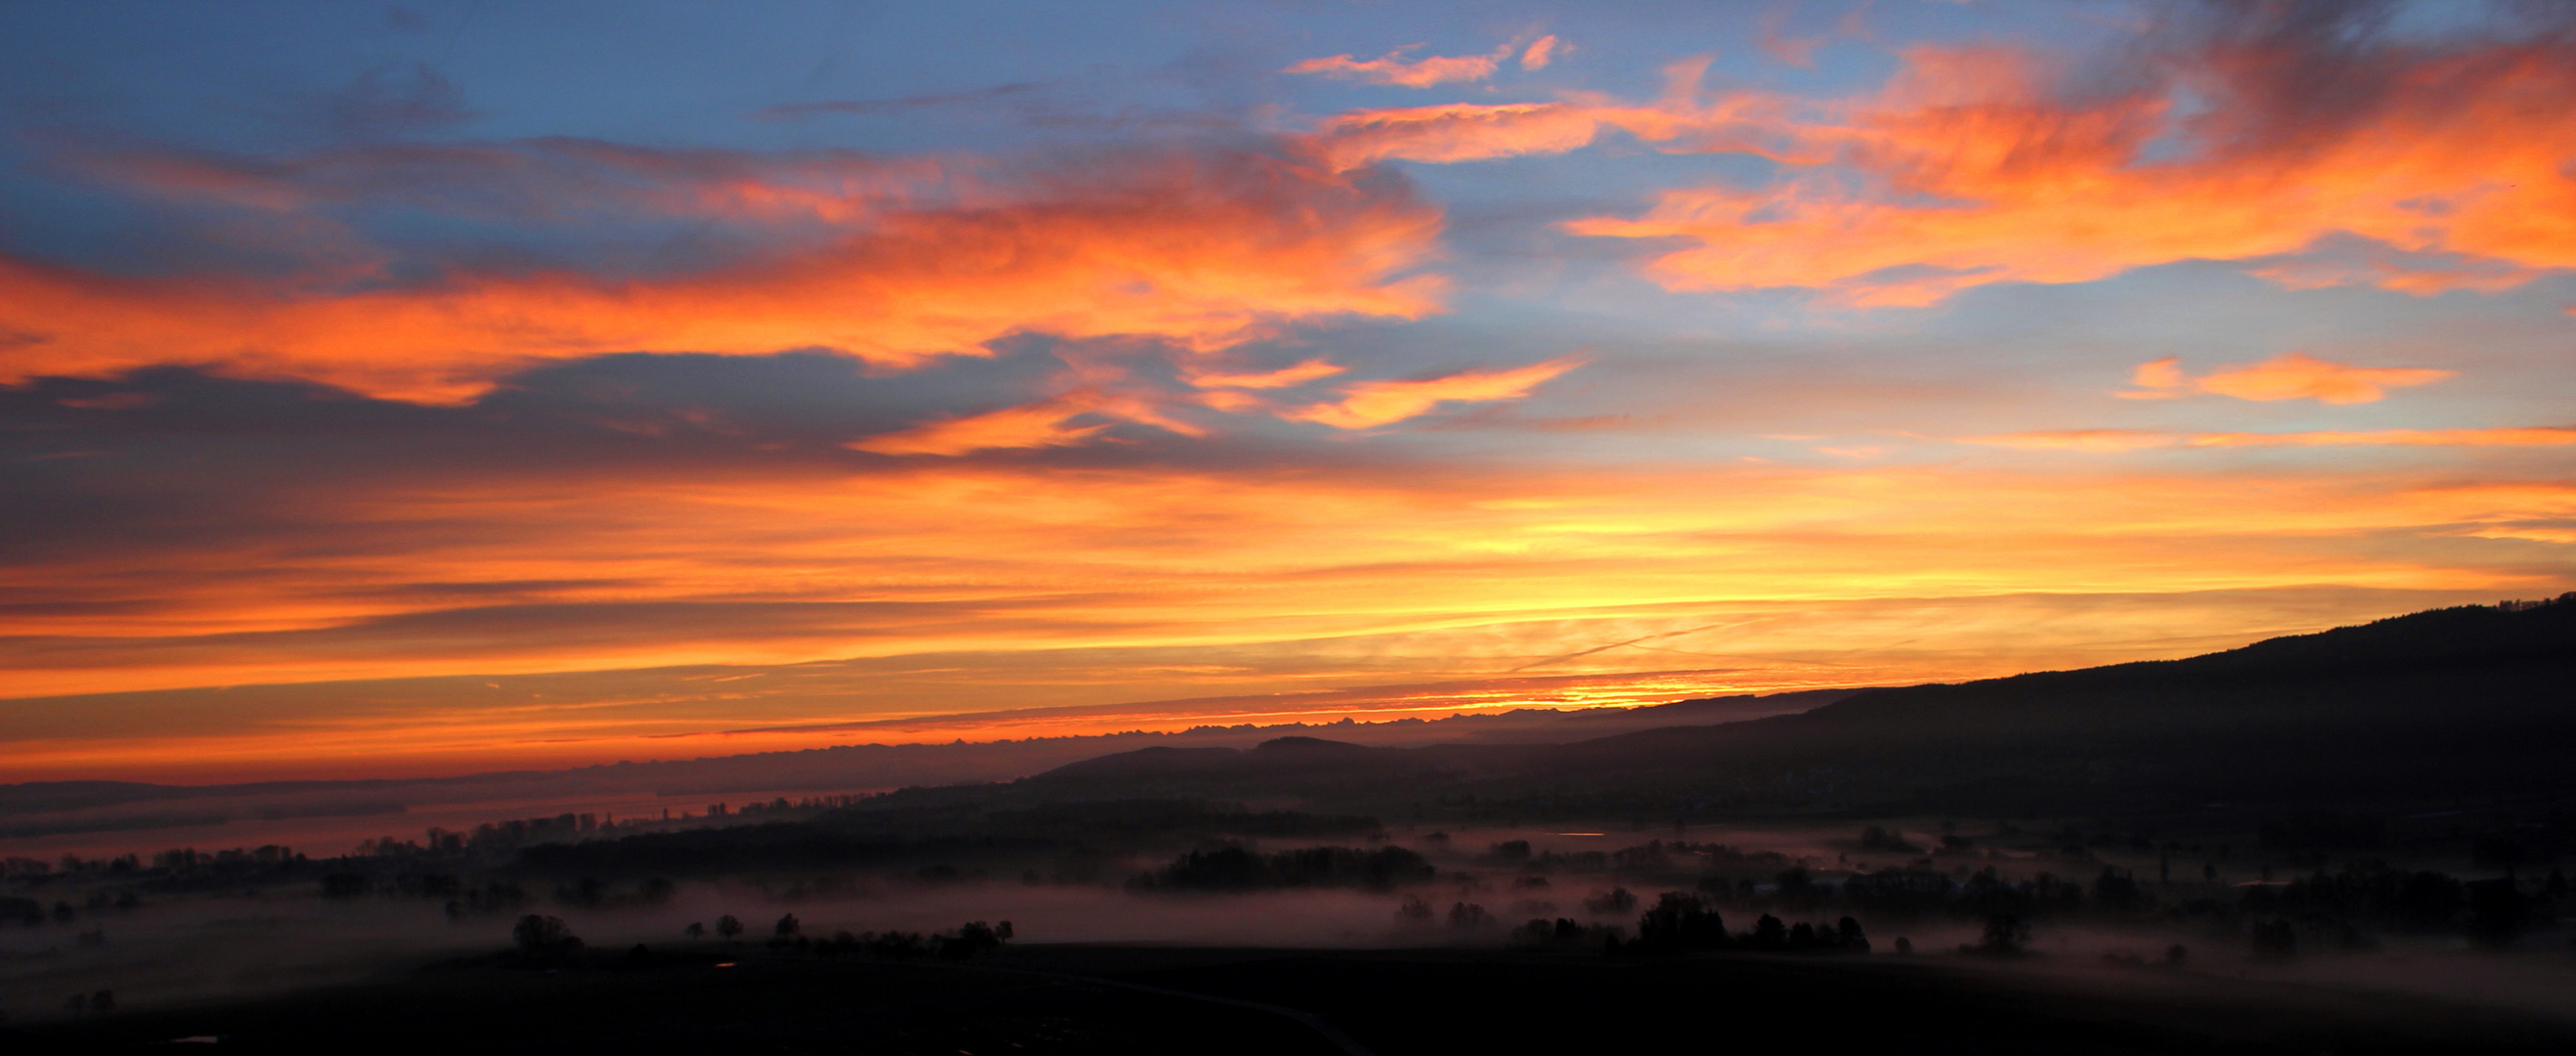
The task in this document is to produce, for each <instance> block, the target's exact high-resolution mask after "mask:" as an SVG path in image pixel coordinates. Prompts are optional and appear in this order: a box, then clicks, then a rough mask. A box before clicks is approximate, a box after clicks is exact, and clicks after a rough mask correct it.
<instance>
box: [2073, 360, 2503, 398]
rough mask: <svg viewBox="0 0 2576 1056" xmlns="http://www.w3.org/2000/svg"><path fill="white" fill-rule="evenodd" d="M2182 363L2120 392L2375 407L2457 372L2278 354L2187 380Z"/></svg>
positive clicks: (2150, 371) (2146, 370)
mask: <svg viewBox="0 0 2576 1056" xmlns="http://www.w3.org/2000/svg"><path fill="white" fill-rule="evenodd" d="M2180 364H2181V360H2180V359H2178V358H2173V357H2167V358H2165V359H2158V360H2151V361H2149V362H2146V363H2141V364H2139V365H2138V368H2137V370H2136V371H2135V372H2134V373H2133V374H2132V375H2131V376H2130V381H2131V383H2132V384H2135V385H2138V386H2140V388H2141V389H2143V390H2145V391H2130V392H2120V393H2115V394H2114V395H2117V396H2121V397H2124V398H2128V399H2144V400H2155V399H2168V398H2171V397H2173V396H2177V395H2181V394H2182V393H2183V392H2187V391H2197V392H2207V393H2215V394H2217V395H2220V396H2233V397H2235V398H2237V399H2240V400H2256V401H2262V402H2274V401H2279V400H2302V399H2313V400H2316V401H2318V402H2320V403H2376V402H2378V401H2379V400H2380V399H2381V398H2382V397H2385V396H2387V395H2388V393H2387V390H2389V389H2399V388H2407V387H2410V386H2415V385H2429V384H2432V383H2433V382H2436V381H2440V380H2442V379H2444V378H2448V377H2451V376H2452V375H2453V372H2452V371H2448V370H2434V369H2431V368H2426V367H2355V366H2348V365H2345V364H2342V363H2336V362H2333V361H2330V360H2323V359H2318V358H2316V357H2314V356H2311V355H2308V354H2307V353H2304V352H2291V353H2287V354H2285V355H2279V356H2274V357H2272V358H2271V359H2267V360H2264V361H2263V362H2261V363H2256V364H2253V365H2251V366H2245V367H2238V368H2236V369H2233V370H2222V371H2219V372H2217V373H2214V374H2204V375H2202V376H2200V377H2198V378H2186V377H2184V376H2183V373H2182V367H2181V365H2180Z"/></svg>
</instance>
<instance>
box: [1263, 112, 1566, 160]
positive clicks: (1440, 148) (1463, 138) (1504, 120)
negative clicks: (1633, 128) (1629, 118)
mask: <svg viewBox="0 0 2576 1056" xmlns="http://www.w3.org/2000/svg"><path fill="white" fill-rule="evenodd" d="M1601 123H1602V122H1601V115H1599V114H1598V113H1595V112H1593V111H1591V110H1589V109H1586V108H1581V107H1573V106H1566V105H1563V104H1558V103H1506V104H1500V105H1478V104H1473V103H1452V104H1447V105H1443V106H1417V107H1403V108H1396V109H1385V110H1363V111H1358V112H1354V113H1349V114H1342V115H1338V116H1335V117H1331V118H1327V119H1325V120H1324V121H1322V122H1319V123H1318V124H1317V125H1316V128H1315V135H1314V139H1313V142H1314V144H1315V147H1316V149H1317V151H1318V152H1319V153H1321V154H1322V155H1323V156H1324V157H1325V158H1327V159H1329V160H1330V163H1331V164H1332V166H1333V168H1335V169H1353V168H1358V167H1360V166H1362V165H1369V164H1374V163H1376V162H1379V161H1384V160H1387V159H1391V158H1392V159H1401V160H1404V161H1422V162H1430V163H1433V164H1449V163H1453V162H1461V161H1485V160H1489V159H1493V158H1504V157H1514V156H1518V155H1523V154H1562V153H1564V152H1566V151H1569V150H1576V149H1580V148H1582V147H1584V146H1587V145H1589V144H1591V142H1592V140H1593V138H1594V137H1595V136H1597V135H1598V134H1599V132H1600V128H1601Z"/></svg>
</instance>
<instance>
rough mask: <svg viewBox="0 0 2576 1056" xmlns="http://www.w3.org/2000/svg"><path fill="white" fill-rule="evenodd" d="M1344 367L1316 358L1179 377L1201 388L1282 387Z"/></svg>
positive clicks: (1329, 373) (1316, 377) (1343, 368)
mask: <svg viewBox="0 0 2576 1056" xmlns="http://www.w3.org/2000/svg"><path fill="white" fill-rule="evenodd" d="M1346 369H1348V368H1345V367H1340V366H1336V365H1334V364H1331V363H1327V362H1325V361H1323V360H1320V359H1309V360H1306V361H1304V362H1302V363H1299V364H1297V365H1295V366H1292V367H1281V368H1279V369H1278V370H1273V371H1267V372H1264V373H1260V374H1192V375H1189V376H1188V377H1187V378H1185V379H1183V380H1186V381H1188V382H1189V383H1190V384H1192V385H1196V386H1198V387H1200V388H1203V389H1284V388H1289V387H1292V386H1297V385H1303V384H1305V383H1307V382H1310V381H1314V380H1316V379H1319V378H1329V377H1332V376H1333V375H1335V374H1339V373H1341V372H1342V371H1344V370H1346Z"/></svg>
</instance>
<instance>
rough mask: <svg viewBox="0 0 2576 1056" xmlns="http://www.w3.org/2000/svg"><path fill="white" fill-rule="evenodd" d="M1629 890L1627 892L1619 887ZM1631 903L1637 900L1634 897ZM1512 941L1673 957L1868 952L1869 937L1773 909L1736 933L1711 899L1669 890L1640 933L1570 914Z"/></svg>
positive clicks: (1851, 927) (1525, 929)
mask: <svg viewBox="0 0 2576 1056" xmlns="http://www.w3.org/2000/svg"><path fill="white" fill-rule="evenodd" d="M1620 893H1621V894H1626V892H1625V891H1622V892H1620ZM1628 903H1629V905H1631V906H1634V905H1635V899H1634V897H1633V896H1632V897H1631V898H1630V899H1629V900H1628ZM1509 941H1510V944H1511V945H1513V946H1515V947H1519V948H1522V949H1578V948H1597V949H1601V950H1603V951H1605V952H1609V953H1614V954H1633V955H1640V956H1668V955H1674V954H1682V953H1692V952H1697V951H1705V950H1748V951H1755V952H1764V953H1868V952H1869V949H1870V945H1869V937H1868V935H1867V934H1865V933H1864V932H1863V930H1862V928H1861V924H1860V921H1859V920H1858V919H1855V918H1853V917H1849V916H1846V917H1843V918H1842V919H1841V920H1840V921H1838V922H1835V923H1830V924H1828V923H1812V924H1811V923H1806V922H1803V921H1802V922H1800V923H1797V924H1790V923H1787V922H1785V921H1782V920H1781V919H1780V918H1779V917H1776V916H1773V915H1771V914H1769V913H1764V914H1762V915H1761V917H1760V919H1758V920H1756V921H1755V922H1754V924H1753V928H1752V930H1750V931H1745V932H1739V933H1732V934H1730V933H1729V932H1728V931H1727V930H1726V921H1725V919H1724V918H1723V917H1721V916H1720V915H1719V914H1718V911H1717V909H1716V907H1714V906H1712V905H1710V904H1709V902H1708V900H1707V899H1705V898H1703V897H1701V896H1700V895H1698V894H1695V893H1692V892H1689V891H1666V892H1664V893H1662V894H1660V895H1657V896H1656V897H1655V904H1654V905H1653V906H1651V907H1649V908H1648V909H1647V910H1646V911H1645V912H1644V913H1643V914H1641V915H1640V916H1639V917H1638V918H1637V937H1636V938H1634V939H1628V938H1626V937H1625V933H1624V932H1623V931H1622V930H1621V929H1620V928H1618V927H1615V926H1610V925H1601V924H1584V923H1582V922H1579V921H1576V920H1574V919H1572V918H1570V917H1558V918H1556V919H1555V920H1547V919H1544V918H1541V919H1533V920H1531V921H1530V922H1529V923H1526V924H1523V925H1521V926H1520V927H1517V928H1514V929H1512V932H1511V937H1510V940H1509Z"/></svg>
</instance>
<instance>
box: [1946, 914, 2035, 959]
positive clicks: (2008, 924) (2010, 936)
mask: <svg viewBox="0 0 2576 1056" xmlns="http://www.w3.org/2000/svg"><path fill="white" fill-rule="evenodd" d="M2028 945H2030V927H2029V926H2028V925H2026V924H2023V923H2022V922H2021V918H2020V917H2016V916H2013V915H2011V914H2008V913H1998V914H1996V915H1994V916H1991V917H1987V918H1986V933H1985V936H1984V937H1983V938H1981V939H1979V940H1977V944H1976V945H1974V946H1961V947H1959V952H1961V953H1979V954H1984V955H1986V956H1988V957H2012V956H2017V955H2019V954H2020V953H2021V952H2022V948H2023V947H2025V946H2028Z"/></svg>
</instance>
